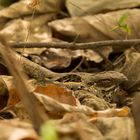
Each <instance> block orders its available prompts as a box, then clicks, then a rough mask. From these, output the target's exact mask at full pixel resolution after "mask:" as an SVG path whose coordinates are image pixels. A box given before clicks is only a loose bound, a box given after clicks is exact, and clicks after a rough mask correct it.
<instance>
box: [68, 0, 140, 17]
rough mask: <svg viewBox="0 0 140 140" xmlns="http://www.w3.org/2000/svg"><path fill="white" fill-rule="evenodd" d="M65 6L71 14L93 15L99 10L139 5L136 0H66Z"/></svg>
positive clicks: (139, 2) (106, 10)
mask: <svg viewBox="0 0 140 140" xmlns="http://www.w3.org/2000/svg"><path fill="white" fill-rule="evenodd" d="M66 6H67V9H68V11H69V13H70V14H71V16H84V15H93V14H97V13H101V12H104V11H105V12H108V11H115V10H119V9H128V8H134V7H139V6H140V1H138V0H116V1H114V0H86V1H81V0H76V1H75V0H67V1H66Z"/></svg>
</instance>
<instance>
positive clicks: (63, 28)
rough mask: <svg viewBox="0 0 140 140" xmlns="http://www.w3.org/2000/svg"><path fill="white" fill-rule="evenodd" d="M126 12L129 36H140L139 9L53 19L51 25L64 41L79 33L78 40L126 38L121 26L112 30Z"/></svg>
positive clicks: (73, 37) (91, 40)
mask: <svg viewBox="0 0 140 140" xmlns="http://www.w3.org/2000/svg"><path fill="white" fill-rule="evenodd" d="M124 13H127V14H128V18H127V21H126V22H127V24H128V26H129V27H130V29H131V31H132V33H131V35H128V36H127V38H128V39H132V38H133V39H134V38H140V33H139V32H138V31H139V29H140V24H139V20H138V19H139V17H140V10H139V9H128V10H120V11H114V12H110V13H106V14H98V15H96V16H83V17H73V18H65V19H62V20H55V21H52V22H50V23H49V26H50V27H51V28H52V29H53V33H54V36H55V34H57V36H56V37H57V38H60V39H62V40H64V41H71V42H72V41H73V40H74V39H75V37H76V36H77V35H79V36H78V38H77V40H76V41H77V42H93V41H101V40H111V39H112V40H114V39H118V40H119V39H121V40H122V39H125V38H126V34H127V33H126V32H124V31H123V30H122V29H120V28H118V29H117V30H113V31H112V28H114V27H116V26H117V25H118V22H119V19H120V17H121V16H122V15H123V14H124Z"/></svg>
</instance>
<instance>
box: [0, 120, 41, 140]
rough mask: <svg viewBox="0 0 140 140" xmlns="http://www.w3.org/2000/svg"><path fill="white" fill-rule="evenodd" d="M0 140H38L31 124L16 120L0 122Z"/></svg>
mask: <svg viewBox="0 0 140 140" xmlns="http://www.w3.org/2000/svg"><path fill="white" fill-rule="evenodd" d="M0 132H1V135H0V139H1V140H23V139H24V140H25V139H26V140H38V139H39V137H38V136H37V134H36V133H35V131H34V130H33V127H32V125H31V124H29V123H26V122H23V121H19V120H17V119H12V120H5V121H3V120H2V121H0Z"/></svg>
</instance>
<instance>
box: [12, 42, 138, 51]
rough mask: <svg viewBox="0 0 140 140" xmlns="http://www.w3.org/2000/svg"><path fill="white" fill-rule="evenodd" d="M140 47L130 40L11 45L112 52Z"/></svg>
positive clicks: (13, 45)
mask: <svg viewBox="0 0 140 140" xmlns="http://www.w3.org/2000/svg"><path fill="white" fill-rule="evenodd" d="M135 45H140V39H131V40H107V41H98V42H89V43H73V42H72V43H68V42H43V43H24V42H23V43H11V44H10V46H11V47H13V48H23V47H24V46H26V48H43V47H45V48H61V49H71V50H78V49H92V50H96V49H99V48H102V47H104V46H112V48H113V49H114V50H119V49H121V50H124V49H127V48H129V47H131V46H135Z"/></svg>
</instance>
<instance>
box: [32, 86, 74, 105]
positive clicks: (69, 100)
mask: <svg viewBox="0 0 140 140" xmlns="http://www.w3.org/2000/svg"><path fill="white" fill-rule="evenodd" d="M34 92H38V93H41V94H44V95H47V96H49V97H51V98H53V99H55V100H57V101H59V102H60V103H64V104H69V105H73V106H76V99H75V97H74V96H73V93H72V91H70V90H68V89H65V88H63V87H61V86H58V85H56V84H48V85H47V86H37V87H36V89H35V90H34Z"/></svg>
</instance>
